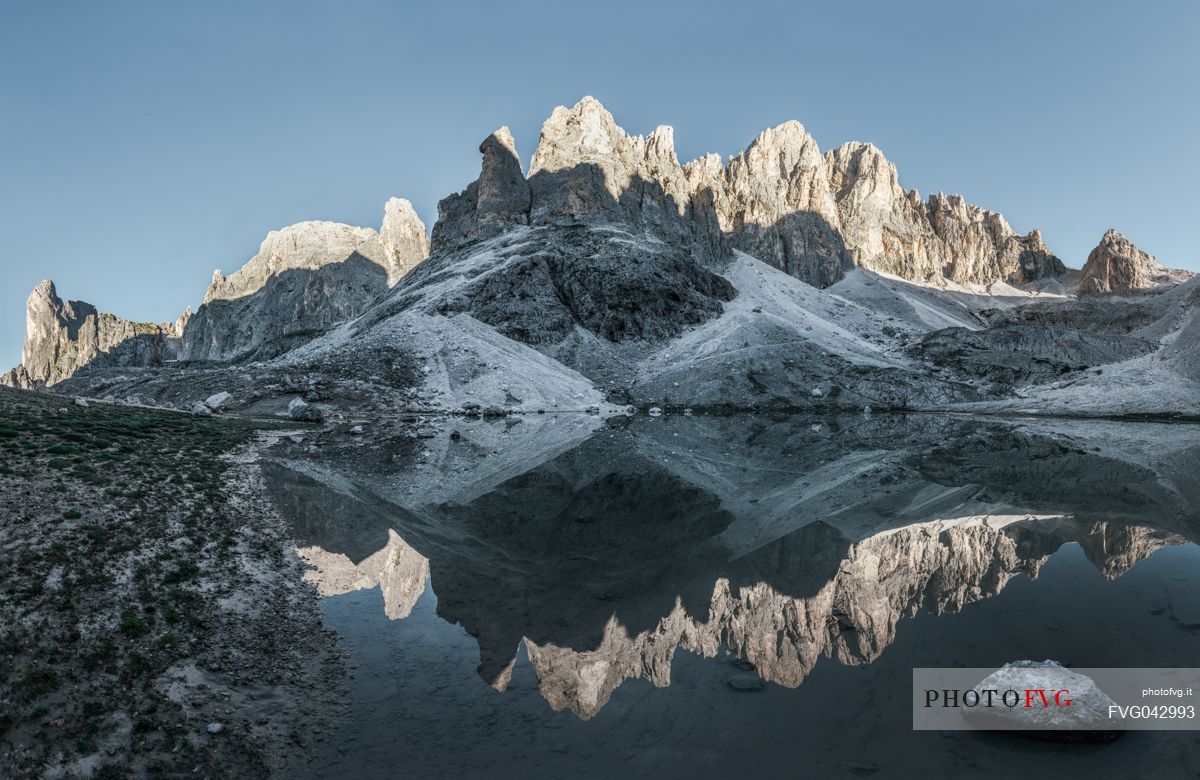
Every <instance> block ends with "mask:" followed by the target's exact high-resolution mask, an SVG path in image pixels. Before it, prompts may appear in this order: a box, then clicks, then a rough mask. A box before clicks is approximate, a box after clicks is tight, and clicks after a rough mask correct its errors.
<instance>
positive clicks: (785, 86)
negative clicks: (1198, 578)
mask: <svg viewBox="0 0 1200 780" xmlns="http://www.w3.org/2000/svg"><path fill="white" fill-rule="evenodd" d="M1197 41H1200V3H1195V2H1140V3H1109V2H1079V3H1069V2H1045V1H1044V0H1043V1H1041V2H1004V3H968V2H922V3H898V2H880V3H867V2H858V3H854V4H851V5H846V4H841V3H833V2H821V3H804V2H796V1H795V0H792V1H791V2H765V1H759V0H736V1H735V2H727V3H715V2H704V1H703V0H689V1H688V2H652V1H651V0H640V1H639V2H629V3H626V2H616V1H614V0H605V2H596V3H574V2H566V0H560V1H559V2H522V1H520V0H506V1H504V2H486V3H466V2H462V3H458V2H447V1H446V0H442V1H441V2H424V3H404V2H374V1H373V0H362V1H361V2H355V1H348V2H346V1H344V2H337V3H333V2H329V3H319V4H318V3H306V2H298V1H297V0H289V1H288V2H245V1H244V0H237V1H236V2H214V1H213V0H207V1H206V2H192V3H183V2H160V1H158V0H154V1H153V2H109V3H104V2H96V1H89V2H61V1H60V2H39V1H38V0H0V269H2V272H3V285H2V287H0V363H2V364H3V368H7V367H8V366H10V365H12V364H14V363H16V362H17V361H18V360H19V354H20V342H21V338H22V335H23V333H22V331H23V328H24V316H23V310H24V301H25V297H26V296H27V294H28V292H29V290H30V289H32V287H33V285H34V284H36V283H37V281H38V280H40V279H42V278H45V277H50V278H53V279H54V280H55V281H56V282H57V284H58V288H59V292H60V294H62V295H64V296H66V297H72V298H82V299H84V300H88V301H91V302H92V303H95V304H97V305H98V306H99V307H100V308H101V309H102V310H106V311H111V312H113V313H115V314H119V315H121V316H125V317H129V318H133V319H138V320H169V319H173V318H174V317H175V316H176V315H178V314H179V312H180V311H181V310H182V309H183V307H184V306H185V305H188V304H191V305H193V306H195V305H196V304H198V303H199V301H200V299H201V297H202V296H203V294H204V289H205V287H206V285H207V283H208V281H209V278H210V275H211V274H212V271H213V269H214V268H217V267H220V268H222V269H224V270H225V271H226V272H229V271H231V270H233V269H235V268H237V267H238V266H239V265H241V263H243V262H244V261H245V260H247V259H248V258H249V257H250V256H251V255H252V254H253V253H254V252H255V250H256V249H257V247H258V244H259V242H260V241H261V239H262V237H263V236H264V235H265V234H266V232H267V231H268V230H272V229H275V228H279V227H282V226H284V225H288V224H291V223H294V222H298V221H300V220H305V219H332V220H338V221H343V222H349V223H353V224H360V225H369V226H377V225H378V223H379V220H380V218H381V216H382V212H383V204H384V201H385V200H386V199H387V198H388V197H389V196H391V195H399V196H403V197H407V198H409V199H410V200H412V201H413V202H414V203H415V205H416V207H417V211H418V212H419V213H420V215H421V217H422V218H423V219H424V220H425V221H426V223H427V224H429V225H430V226H432V223H433V221H434V219H435V218H436V204H437V201H438V199H439V198H441V197H442V196H444V195H446V194H447V193H449V192H451V191H455V190H458V189H461V188H462V187H463V186H464V185H466V184H467V183H468V182H469V181H471V180H472V179H473V178H474V177H475V175H476V174H477V172H478V166H479V159H478V155H477V153H476V148H477V146H478V144H479V142H480V140H482V139H483V137H484V136H486V135H487V133H489V132H490V131H492V130H493V129H495V128H496V127H497V126H499V125H502V124H507V125H509V126H510V127H511V128H512V130H513V132H514V134H515V135H516V138H517V144H518V147H519V151H520V153H521V155H522V158H523V159H524V160H525V161H526V162H528V159H529V155H530V154H531V153H532V151H533V147H534V145H535V143H536V141H537V132H538V128H539V127H540V125H541V122H542V120H543V119H544V118H545V117H546V116H547V115H548V114H549V113H550V111H551V110H552V109H553V108H554V106H556V105H558V104H572V103H574V102H575V101H576V100H577V99H578V98H579V97H581V96H582V95H585V94H591V95H595V96H596V97H597V98H599V99H600V100H601V101H603V102H604V103H605V105H606V106H607V107H608V108H609V110H611V111H612V112H613V114H614V115H615V116H616V118H617V121H618V122H619V123H621V124H622V125H623V126H624V127H625V128H626V129H627V130H629V131H630V132H638V133H640V132H647V131H649V130H651V129H652V128H653V127H654V126H655V125H657V124H660V123H662V124H670V125H673V126H674V127H675V131H676V143H677V146H678V151H679V154H680V157H681V158H683V159H688V158H691V157H694V156H696V155H699V154H701V153H704V152H709V151H715V152H719V153H721V154H723V155H728V154H731V153H735V152H737V151H740V150H741V149H742V148H743V147H744V146H745V145H746V144H747V142H749V141H750V140H751V139H752V138H753V137H754V136H755V135H756V134H757V133H758V131H759V130H761V129H763V128H765V127H768V126H771V125H775V124H778V123H779V122H782V121H784V120H786V119H791V118H795V119H799V120H800V121H802V122H804V124H805V125H806V126H807V127H808V129H809V131H810V132H812V133H813V135H815V136H816V138H817V140H818V142H820V144H821V145H822V147H823V148H828V147H830V146H834V145H837V144H839V143H841V142H842V141H846V140H852V139H859V140H868V141H873V142H874V143H876V144H877V145H878V146H880V147H881V148H882V149H883V150H884V152H885V153H886V154H887V155H888V157H889V158H890V159H891V160H892V161H893V162H895V163H896V165H897V166H898V167H899V169H900V175H901V182H902V184H903V185H904V186H905V187H917V188H918V189H920V190H921V192H922V193H923V194H925V193H928V192H930V191H937V190H942V191H946V192H960V193H962V194H964V195H966V196H967V198H968V199H969V200H971V201H973V202H976V203H979V204H981V205H984V206H986V207H988V208H993V209H997V210H1000V211H1002V212H1004V214H1005V215H1006V216H1007V217H1008V218H1009V221H1010V222H1011V223H1012V224H1013V225H1014V227H1016V228H1017V229H1018V230H1021V231H1025V230H1028V229H1030V228H1033V227H1040V228H1041V229H1042V231H1043V234H1044V236H1045V238H1046V240H1047V242H1048V243H1049V245H1050V247H1051V248H1052V249H1054V250H1055V251H1056V252H1057V253H1058V254H1059V255H1060V256H1061V257H1063V258H1064V259H1065V260H1066V261H1067V262H1068V264H1070V265H1075V266H1078V265H1081V264H1082V262H1083V260H1084V259H1085V258H1086V255H1087V252H1088V251H1089V249H1090V248H1091V247H1092V246H1093V245H1095V243H1096V241H1097V240H1098V239H1099V237H1100V235H1101V234H1102V233H1103V232H1104V230H1106V229H1107V228H1109V227H1116V228H1117V229H1119V230H1121V231H1122V232H1124V233H1125V234H1126V235H1128V236H1129V237H1130V238H1131V239H1132V240H1134V241H1135V242H1136V243H1138V244H1140V245H1141V246H1142V247H1143V248H1145V249H1146V250H1147V251H1149V252H1151V253H1152V254H1155V255H1157V256H1158V257H1159V259H1160V260H1162V261H1164V262H1165V263H1167V264H1168V265H1174V266H1180V267H1190V268H1200V248H1198V245H1197V244H1198V242H1197V237H1196V236H1197V228H1196V225H1197V210H1198V207H1200V195H1198V193H1200V188H1198V185H1197V182H1200V152H1198V151H1197V148H1198V143H1200V137H1198V134H1197V125H1198V123H1200V55H1198V54H1197V48H1196V47H1197ZM0 370H2V369H0Z"/></svg>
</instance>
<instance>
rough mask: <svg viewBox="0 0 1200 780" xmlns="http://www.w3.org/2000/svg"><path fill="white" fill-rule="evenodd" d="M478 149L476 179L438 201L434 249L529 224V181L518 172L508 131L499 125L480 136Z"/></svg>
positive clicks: (519, 166)
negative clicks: (480, 158)
mask: <svg viewBox="0 0 1200 780" xmlns="http://www.w3.org/2000/svg"><path fill="white" fill-rule="evenodd" d="M479 152H480V154H482V155H483V169H482V171H481V172H480V174H479V179H478V180H477V181H474V182H472V183H471V184H470V186H468V187H467V189H466V190H464V191H463V192H460V193H457V194H454V195H450V196H448V197H446V198H444V199H443V200H442V201H441V202H439V203H438V221H437V224H436V225H434V226H433V248H434V250H438V249H445V248H452V247H454V246H458V245H461V244H463V243H465V242H468V241H475V240H478V239H481V238H491V237H492V236H495V235H497V234H499V233H500V232H502V231H503V230H504V227H505V226H506V225H526V224H528V223H529V206H530V194H529V184H528V182H526V181H525V174H524V173H522V172H521V161H520V159H519V158H518V157H517V147H516V142H515V141H514V140H513V137H512V133H511V132H509V129H508V128H507V127H502V128H500V129H499V130H497V131H496V132H494V133H492V134H491V135H489V136H488V137H487V138H485V139H484V141H483V143H481V144H480V145H479Z"/></svg>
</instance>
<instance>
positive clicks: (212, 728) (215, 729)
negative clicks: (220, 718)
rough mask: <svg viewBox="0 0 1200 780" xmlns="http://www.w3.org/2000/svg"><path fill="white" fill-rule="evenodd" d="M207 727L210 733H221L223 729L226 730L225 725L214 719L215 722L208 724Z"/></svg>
mask: <svg viewBox="0 0 1200 780" xmlns="http://www.w3.org/2000/svg"><path fill="white" fill-rule="evenodd" d="M206 728H207V730H208V733H209V734H220V733H221V732H222V731H224V730H225V725H224V724H222V723H217V722H216V721H214V722H212V723H210V724H208V726H207V727H206Z"/></svg>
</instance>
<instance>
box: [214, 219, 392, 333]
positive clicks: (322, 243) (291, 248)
mask: <svg viewBox="0 0 1200 780" xmlns="http://www.w3.org/2000/svg"><path fill="white" fill-rule="evenodd" d="M355 255H357V256H359V257H361V258H362V259H364V260H367V261H369V262H371V263H373V264H375V265H377V266H379V267H380V269H382V270H384V271H385V273H386V271H387V266H388V262H387V261H386V260H385V258H384V254H383V246H382V245H381V244H380V241H379V234H378V233H376V232H375V231H374V230H372V229H370V228H360V227H354V226H352V225H343V224H340V223H337V222H300V223H298V224H295V225H290V226H288V227H285V228H284V229H282V230H272V231H271V232H270V233H268V234H267V237H266V239H264V240H263V242H262V245H261V246H260V247H259V248H258V254H256V255H255V256H254V257H252V258H250V260H248V261H247V262H246V264H245V265H243V266H242V267H241V268H239V269H238V270H237V271H234V272H233V273H232V274H230V275H229V276H225V275H223V274H222V273H221V271H220V270H219V269H218V270H217V271H215V272H214V273H213V279H212V284H210V285H209V287H208V292H207V293H205V295H204V303H205V304H208V303H211V302H212V301H232V300H237V299H238V298H244V297H246V296H247V295H251V294H253V293H256V292H258V291H259V290H261V289H262V288H263V287H264V286H265V285H266V284H267V282H268V281H269V280H270V279H271V278H272V277H276V276H278V275H280V274H282V273H284V272H286V271H316V270H318V269H321V268H323V267H325V266H327V265H331V264H333V263H343V262H346V261H347V260H349V259H350V258H352V257H354V256H355ZM197 314H199V312H197Z"/></svg>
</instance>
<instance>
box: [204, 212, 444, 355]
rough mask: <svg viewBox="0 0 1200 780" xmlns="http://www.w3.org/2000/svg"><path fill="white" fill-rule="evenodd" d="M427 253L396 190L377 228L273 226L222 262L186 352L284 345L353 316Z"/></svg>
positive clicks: (239, 351)
mask: <svg viewBox="0 0 1200 780" xmlns="http://www.w3.org/2000/svg"><path fill="white" fill-rule="evenodd" d="M428 253H429V240H428V238H427V236H426V233H425V225H424V224H423V223H422V222H421V220H420V219H419V218H418V217H417V215H416V212H415V211H413V208H412V205H411V204H410V203H409V202H408V201H406V200H401V199H399V198H392V199H391V200H389V201H388V202H387V205H386V206H385V208H384V218H383V225H382V227H381V228H380V230H379V231H378V232H377V231H375V230H372V229H371V228H361V227H354V226H351V225H343V224H340V223H336V222H301V223H299V224H296V225H291V226H289V227H286V228H284V229H282V230H279V231H272V232H271V233H269V234H267V237H266V239H265V240H264V241H263V242H262V246H261V247H260V248H259V251H258V254H256V255H255V256H254V257H252V258H250V260H249V261H247V262H246V264H245V265H243V266H242V267H241V268H240V269H238V270H237V271H235V272H234V273H232V274H230V275H229V276H224V275H223V274H221V272H220V271H219V270H218V271H216V272H215V273H214V274H213V281H212V284H211V285H209V288H208V292H207V293H206V294H205V296H204V304H203V305H202V306H201V307H200V309H199V310H198V311H197V312H196V315H195V317H193V318H192V321H191V322H190V323H189V325H188V328H187V329H186V330H185V331H184V334H183V344H184V347H183V357H184V358H186V359H188V360H232V359H235V358H242V357H243V356H245V355H246V354H248V353H253V352H255V351H256V350H262V349H264V348H265V349H267V350H268V354H270V353H271V352H279V351H286V349H288V348H290V347H292V346H295V344H296V343H298V341H299V340H304V339H306V338H311V337H312V336H313V335H314V334H315V333H318V332H320V331H321V330H323V329H325V328H328V327H330V326H331V325H335V324H337V323H339V322H343V321H345V320H347V319H350V318H351V317H354V316H356V315H358V314H360V313H362V311H363V310H364V309H366V307H367V305H368V304H370V303H371V301H372V300H374V299H375V298H376V297H378V296H379V295H381V294H382V293H384V292H386V291H387V289H388V288H389V287H391V286H392V285H393V284H394V283H395V282H396V281H397V280H398V279H399V278H400V277H402V276H403V275H404V274H405V273H407V272H408V271H409V270H410V269H411V268H412V267H414V266H415V265H416V264H417V263H419V262H420V261H421V260H423V259H424V258H425V256H426V255H427V254H428Z"/></svg>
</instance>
